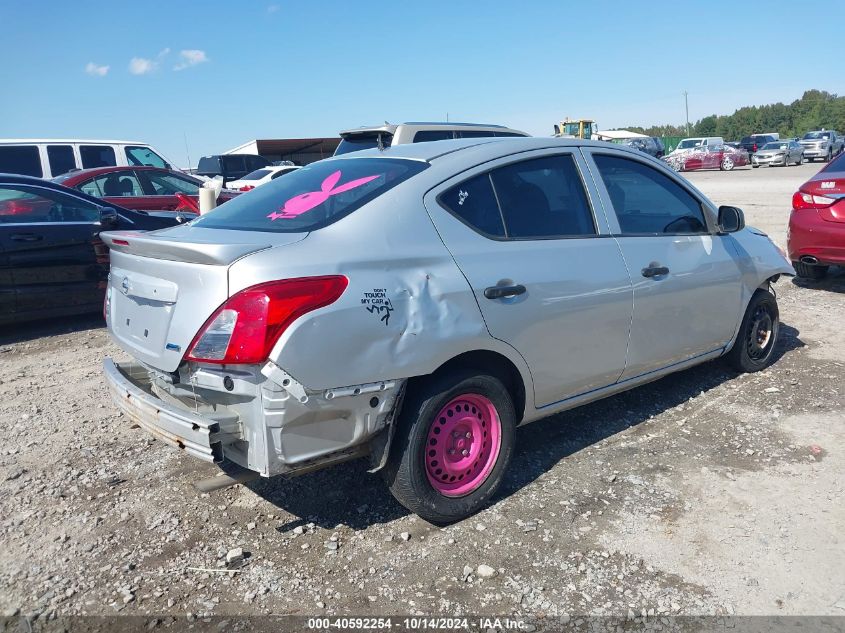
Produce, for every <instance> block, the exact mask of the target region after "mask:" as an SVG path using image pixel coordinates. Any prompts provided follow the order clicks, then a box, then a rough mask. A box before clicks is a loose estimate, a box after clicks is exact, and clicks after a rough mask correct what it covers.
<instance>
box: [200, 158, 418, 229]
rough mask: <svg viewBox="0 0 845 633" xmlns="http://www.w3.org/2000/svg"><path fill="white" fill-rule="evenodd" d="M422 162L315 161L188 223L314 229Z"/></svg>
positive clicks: (346, 212)
mask: <svg viewBox="0 0 845 633" xmlns="http://www.w3.org/2000/svg"><path fill="white" fill-rule="evenodd" d="M426 167H428V164H427V163H423V162H420V161H412V160H403V159H395V158H360V159H354V158H353V159H340V160H321V161H318V162H316V163H311V164H310V165H307V166H305V167H302V168H301V169H297V170H296V171H294V172H292V173H290V174H288V175H287V176H285V177H284V178H277V179H276V180H271V181H270V182H269V183H267V184H266V185H262V186H261V187H257V188H256V189H254V190H253V191H250V193H249V195H248V196H238V197H237V198H234V199H233V200H229V201H228V202H227V203H226V204H224V205H221V206H219V207H217V208H216V209H214V210H213V211H211V212H210V213H207V214H205V215H203V216H201V217H199V218H198V219H196V220H194V221H193V226H201V227H204V228H214V229H232V230H240V231H268V232H274V233H300V232H303V231H316V230H318V229H321V228H323V227H325V226H328V225H330V224H334V223H335V222H337V221H338V220H340V219H341V218H343V217H345V216H347V215H349V214H350V213H352V212H354V211H355V210H357V209H359V208H360V207H362V206H364V205H365V204H367V203H368V202H371V201H372V200H374V199H376V198H377V197H379V196H380V195H382V194H383V193H385V192H387V191H389V190H390V189H392V188H393V187H395V186H396V185H398V184H399V183H401V182H403V181H404V180H407V179H408V178H411V177H412V176H414V175H416V174H418V173H420V172H421V171H423V170H424V169H425V168H426Z"/></svg>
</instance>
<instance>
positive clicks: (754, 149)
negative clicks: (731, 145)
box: [751, 143, 757, 152]
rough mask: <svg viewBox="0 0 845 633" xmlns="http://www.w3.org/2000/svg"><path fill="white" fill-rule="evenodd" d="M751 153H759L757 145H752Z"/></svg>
mask: <svg viewBox="0 0 845 633" xmlns="http://www.w3.org/2000/svg"><path fill="white" fill-rule="evenodd" d="M751 151H752V152H756V151H757V143H754V145H752V146H751Z"/></svg>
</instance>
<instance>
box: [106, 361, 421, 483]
mask: <svg viewBox="0 0 845 633" xmlns="http://www.w3.org/2000/svg"><path fill="white" fill-rule="evenodd" d="M103 367H104V371H105V374H106V378H107V381H108V384H109V389H110V391H111V394H112V398H113V400H114V402H115V404H117V406H118V407H119V408H120V410H121V411H123V412H124V413H125V414H126V415H127V416H128V417H129V418H130V419H131V420H133V421H134V422H136V423H137V424H139V425H140V426H141V427H142V428H144V429H145V430H146V431H147V432H149V433H150V434H152V435H153V436H154V437H156V438H158V439H160V440H162V441H163V442H166V443H167V444H170V445H171V446H174V447H176V448H179V449H181V450H184V451H185V452H187V453H190V454H191V455H193V456H194V457H197V458H199V459H202V460H204V461H208V462H221V461H223V460H229V461H231V462H233V463H235V464H237V465H239V466H241V467H243V468H246V469H248V470H251V471H254V472H257V473H259V474H260V475H262V476H264V477H269V476H273V475H279V474H299V473H303V472H308V471H311V470H318V469H320V468H323V467H326V466H328V465H331V464H334V463H337V462H339V461H345V460H346V459H351V458H354V457H362V456H365V455H367V454H372V456H373V457H374V458H375V459H376V462H377V465H383V461H384V460H383V457H384V455H385V454H386V451H387V449H388V448H389V441H387V442H385V441H383V440H385V439H388V440H389V438H390V434H389V433H382V431H385V430H386V427H388V426H389V425H390V424H391V422H392V419H393V416H394V414H395V411H396V408H397V406H396V405H397V402H398V401H401V397H400V396H401V393H402V390H403V387H404V383H405V381H404V380H386V381H382V382H378V383H368V384H360V385H351V386H343V387H334V388H330V389H325V388H324V389H311V388H308V387H307V386H305V385H302V384H301V383H299V382H298V381H297V380H296V379H295V378H294V377H293V376H291V375H290V374H288V373H287V372H285V371H284V370H283V369H281V368H280V367H279V366H277V365H275V364H274V363H273V362H272V361H269V362H267V363H266V364H264V365H263V366H261V365H243V366H239V367H237V368H235V367H230V366H220V365H207V364H201V363H185V364H183V365H182V366H181V367H180V368H179V370H178V372H174V374H165V373H163V372H160V371H158V370H154V369H151V368H150V367H147V366H146V365H144V364H142V363H139V362H129V363H119V364H118V363H115V362H114V361H113V360H111V359H109V358H106V359H105V361H104V363H103ZM376 437H378V438H379V439H380V441H379V442H376V443H375V445H373V440H374V438H376Z"/></svg>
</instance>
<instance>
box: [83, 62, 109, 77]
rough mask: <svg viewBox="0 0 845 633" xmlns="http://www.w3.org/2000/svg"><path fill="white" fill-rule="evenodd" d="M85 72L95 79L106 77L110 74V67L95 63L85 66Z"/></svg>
mask: <svg viewBox="0 0 845 633" xmlns="http://www.w3.org/2000/svg"><path fill="white" fill-rule="evenodd" d="M85 72H86V73H88V74H89V75H93V76H94V77H105V76H106V75H107V74H108V72H109V66H97V64H95V63H94V62H88V63H87V64H85Z"/></svg>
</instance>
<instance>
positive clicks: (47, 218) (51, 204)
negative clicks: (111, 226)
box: [0, 185, 100, 224]
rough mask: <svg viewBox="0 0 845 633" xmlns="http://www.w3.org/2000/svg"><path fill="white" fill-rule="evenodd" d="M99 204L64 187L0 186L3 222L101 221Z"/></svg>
mask: <svg viewBox="0 0 845 633" xmlns="http://www.w3.org/2000/svg"><path fill="white" fill-rule="evenodd" d="M99 219H100V211H99V209H98V208H97V206H96V205H94V204H92V203H90V202H87V201H85V200H79V199H78V198H74V197H73V196H69V195H67V194H64V193H62V192H60V191H52V190H49V189H42V188H40V187H31V186H29V185H3V186H0V224H29V223H36V222H38V223H43V222H74V223H76V222H86V223H87V222H92V223H93V222H98V221H99Z"/></svg>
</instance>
